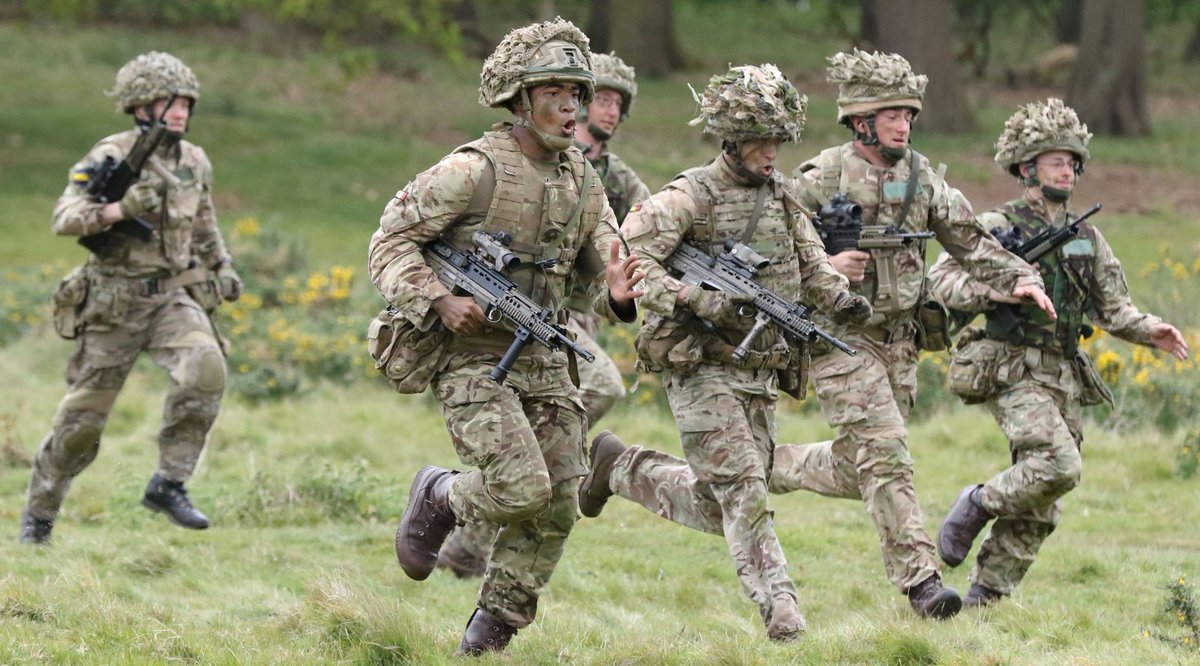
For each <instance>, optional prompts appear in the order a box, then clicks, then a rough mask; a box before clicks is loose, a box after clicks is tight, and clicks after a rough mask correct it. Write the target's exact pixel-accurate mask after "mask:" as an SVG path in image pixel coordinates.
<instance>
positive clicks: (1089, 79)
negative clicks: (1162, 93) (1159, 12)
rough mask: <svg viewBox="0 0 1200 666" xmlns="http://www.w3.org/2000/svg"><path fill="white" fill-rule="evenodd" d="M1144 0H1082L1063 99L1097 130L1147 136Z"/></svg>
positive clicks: (1100, 132)
mask: <svg viewBox="0 0 1200 666" xmlns="http://www.w3.org/2000/svg"><path fill="white" fill-rule="evenodd" d="M1144 20H1145V3H1144V0H1084V2H1083V32H1082V33H1081V35H1080V43H1079V58H1078V59H1077V60H1076V61H1075V69H1074V70H1073V71H1072V72H1071V81H1070V83H1069V84H1068V85H1067V104H1069V105H1070V106H1072V107H1073V108H1074V109H1075V110H1076V111H1077V112H1078V113H1079V118H1080V120H1082V121H1083V122H1085V123H1087V126H1088V129H1089V130H1091V131H1092V132H1095V133H1096V134H1111V135H1116V136H1145V135H1147V134H1149V133H1150V119H1149V115H1148V114H1147V113H1146V86H1145V77H1146V66H1145V50H1146V47H1145V25H1144Z"/></svg>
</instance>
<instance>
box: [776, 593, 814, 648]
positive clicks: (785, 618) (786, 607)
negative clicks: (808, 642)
mask: <svg viewBox="0 0 1200 666" xmlns="http://www.w3.org/2000/svg"><path fill="white" fill-rule="evenodd" d="M807 630H808V623H807V622H805V621H804V615H803V614H801V613H800V607H799V606H798V605H797V604H796V598H795V597H793V596H792V595H790V594H784V595H780V596H778V597H775V603H774V605H773V606H772V608H771V619H770V620H768V621H767V638H770V639H771V640H773V641H778V642H780V643H788V642H791V641H798V640H800V639H801V638H803V637H804V632H805V631H807Z"/></svg>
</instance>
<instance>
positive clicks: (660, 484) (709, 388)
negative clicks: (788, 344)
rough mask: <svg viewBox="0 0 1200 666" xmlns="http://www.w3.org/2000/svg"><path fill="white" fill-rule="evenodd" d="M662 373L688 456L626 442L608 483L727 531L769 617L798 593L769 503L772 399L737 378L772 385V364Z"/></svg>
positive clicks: (676, 516) (674, 516) (740, 568)
mask: <svg viewBox="0 0 1200 666" xmlns="http://www.w3.org/2000/svg"><path fill="white" fill-rule="evenodd" d="M731 375H734V377H733V379H735V381H731ZM663 380H664V385H665V387H666V391H667V397H668V399H669V401H670V403H671V411H672V412H673V413H674V414H675V422H676V425H677V426H678V427H679V430H680V437H681V444H682V446H683V453H684V456H685V457H686V459H687V460H686V463H685V462H684V461H681V460H679V459H678V458H675V457H674V456H670V455H668V454H665V453H662V452H660V451H655V450H653V449H647V448H643V447H640V446H631V447H629V448H628V449H627V450H626V451H625V452H624V453H622V454H621V456H620V457H618V458H617V460H616V462H615V464H614V466H613V470H612V476H611V477H610V478H609V486H610V487H611V488H612V490H613V492H614V493H615V494H617V495H620V496H622V497H624V498H626V499H629V500H632V501H633V502H636V503H638V504H641V505H642V506H644V507H646V508H647V509H649V510H650V511H653V512H654V513H656V514H658V515H660V516H662V517H663V518H666V519H667V520H670V521H672V522H676V523H679V524H681V525H685V526H687V527H691V528H693V529H696V530H700V531H702V532H706V533H708V534H720V535H724V537H725V540H726V542H727V543H728V546H729V554H730V556H732V558H733V561H734V564H735V566H736V570H737V576H738V579H739V581H740V582H741V585H742V589H743V591H744V592H745V593H746V596H748V597H750V599H751V601H753V602H754V603H755V604H756V605H758V607H759V612H760V614H762V617H763V620H764V622H765V621H767V620H769V616H770V612H771V608H772V600H773V599H775V598H777V597H780V596H782V595H786V596H790V597H792V598H793V599H795V598H796V587H795V585H794V584H793V583H792V579H791V576H790V575H789V574H788V569H787V559H786V558H785V557H784V554H783V548H782V546H781V545H780V543H779V538H778V536H776V534H775V528H774V518H773V514H772V512H771V510H770V508H769V506H768V496H767V495H768V493H767V483H768V479H770V477H771V456H772V451H773V450H774V448H775V396H774V395H763V394H755V393H749V392H747V391H744V390H740V389H739V388H735V385H736V384H738V383H740V384H741V385H743V386H746V385H749V384H758V385H759V386H768V387H771V386H773V385H774V370H764V371H757V372H756V371H753V370H745V369H740V368H732V367H729V366H713V365H701V366H699V368H698V369H697V371H696V372H695V374H691V375H687V376H682V375H680V374H678V373H673V372H670V371H667V372H665V373H664V374H663Z"/></svg>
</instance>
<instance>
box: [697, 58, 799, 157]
mask: <svg viewBox="0 0 1200 666" xmlns="http://www.w3.org/2000/svg"><path fill="white" fill-rule="evenodd" d="M688 87H689V88H690V87H691V86H688ZM692 97H693V98H694V99H695V100H696V103H697V104H699V105H700V114H699V115H698V116H697V117H696V118H693V119H692V120H691V122H689V123H688V124H689V125H699V124H700V123H705V125H704V133H705V134H713V135H715V136H718V137H721V138H722V139H725V140H727V141H735V142H736V141H743V140H754V139H779V140H780V141H795V142H797V143H799V142H800V131H801V130H803V129H804V121H805V115H804V113H805V110H806V109H807V107H808V97H807V96H805V95H801V94H800V93H799V92H797V91H796V88H795V87H794V86H793V85H792V84H791V83H790V82H789V81H788V80H787V78H786V77H784V75H783V73H782V72H780V71H779V68H777V67H776V66H775V65H771V64H764V65H760V66H757V67H756V66H754V65H744V66H741V67H731V68H730V69H729V71H728V72H726V73H724V74H718V75H716V76H714V77H712V78H711V79H709V81H708V87H707V88H705V89H704V94H703V96H699V95H696V91H695V89H693V90H692Z"/></svg>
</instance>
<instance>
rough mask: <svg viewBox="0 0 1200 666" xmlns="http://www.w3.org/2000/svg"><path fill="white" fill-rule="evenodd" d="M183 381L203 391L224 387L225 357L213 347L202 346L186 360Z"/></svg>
mask: <svg viewBox="0 0 1200 666" xmlns="http://www.w3.org/2000/svg"><path fill="white" fill-rule="evenodd" d="M184 376H185V383H186V384H188V385H189V386H191V387H194V388H196V389H197V390H200V391H203V392H205V393H220V392H221V391H223V390H224V389H225V357H224V356H222V355H221V352H220V351H219V350H217V349H215V348H207V347H206V348H204V349H201V350H199V351H198V352H197V354H196V355H195V357H194V358H192V359H190V360H189V361H188V367H187V371H186V372H185V373H184Z"/></svg>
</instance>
